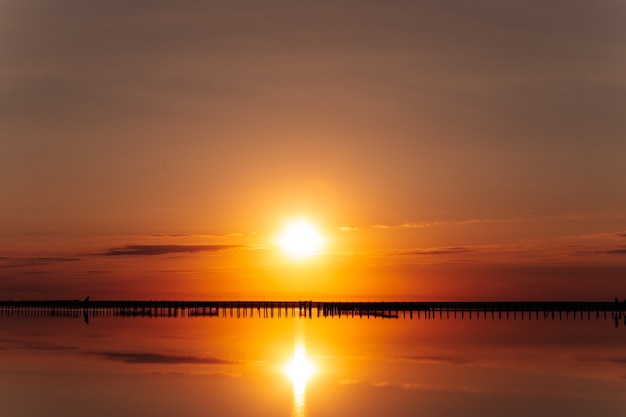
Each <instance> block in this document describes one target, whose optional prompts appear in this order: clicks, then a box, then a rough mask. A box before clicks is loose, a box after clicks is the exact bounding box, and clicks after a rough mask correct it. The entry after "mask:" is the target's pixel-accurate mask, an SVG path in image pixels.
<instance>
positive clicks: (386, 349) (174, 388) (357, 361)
mask: <svg viewBox="0 0 626 417" xmlns="http://www.w3.org/2000/svg"><path fill="white" fill-rule="evenodd" d="M625 342H626V327H624V326H623V325H622V326H620V327H618V328H615V326H614V323H613V322H612V321H611V319H610V318H609V319H608V320H606V321H605V320H595V319H594V318H593V317H592V319H591V320H587V319H585V320H580V319H578V318H577V319H576V320H571V318H570V320H567V321H565V320H563V321H558V320H556V321H552V320H550V319H548V320H539V321H537V320H534V319H533V320H528V319H526V320H520V318H519V317H518V318H517V320H497V319H496V320H491V319H489V318H488V319H487V320H485V319H484V318H483V317H481V318H480V319H479V320H477V319H476V318H475V317H474V319H472V320H469V319H468V318H467V317H465V319H464V320H460V319H457V320H446V319H445V318H444V319H443V320H441V319H434V320H433V319H431V320H424V319H423V318H422V319H421V320H417V319H414V320H408V319H406V320H404V319H396V320H394V319H381V318H377V319H374V318H370V319H366V318H363V319H358V318H345V317H344V318H341V319H338V318H332V319H331V318H312V319H309V318H291V317H289V318H285V317H282V318H273V319H267V318H259V317H253V318H250V317H246V318H240V319H237V318H224V317H197V318H112V317H110V318H106V317H94V318H92V319H90V323H89V324H86V323H85V322H84V321H83V319H82V318H81V317H78V318H36V317H20V316H18V317H0V416H6V417H13V416H14V417H23V416H37V417H40V416H66V417H69V416H81V417H83V416H86V415H89V416H93V417H99V416H103V417H104V416H106V417H109V416H133V417H135V416H174V415H181V416H207V415H220V416H272V417H275V416H342V417H350V416H355V417H356V416H358V417H364V416H383V415H390V416H416V415H423V416H503V415H506V416H531V415H532V416H554V415H567V416H624V415H626V343H625Z"/></svg>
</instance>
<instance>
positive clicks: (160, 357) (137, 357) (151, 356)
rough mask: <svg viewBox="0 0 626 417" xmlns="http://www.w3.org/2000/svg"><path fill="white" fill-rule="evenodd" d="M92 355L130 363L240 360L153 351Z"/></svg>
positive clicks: (216, 363) (201, 362) (225, 361)
mask: <svg viewBox="0 0 626 417" xmlns="http://www.w3.org/2000/svg"><path fill="white" fill-rule="evenodd" d="M90 354H92V355H97V356H101V357H103V358H105V359H109V360H112V361H118V362H124V363H130V364H165V365H168V364H202V365H232V364H238V363H240V362H237V361H233V360H229V359H220V358H213V357H202V356H191V355H165V354H161V353H154V352H114V351H102V352H90Z"/></svg>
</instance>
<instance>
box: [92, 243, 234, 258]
mask: <svg viewBox="0 0 626 417" xmlns="http://www.w3.org/2000/svg"><path fill="white" fill-rule="evenodd" d="M241 247H242V246H241V245H126V246H122V247H117V248H111V249H107V250H105V251H104V252H100V253H96V254H94V255H100V256H136V255H139V256H155V255H167V254H173V253H197V252H217V251H223V250H228V249H237V248H241Z"/></svg>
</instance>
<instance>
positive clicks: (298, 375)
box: [285, 345, 315, 406]
mask: <svg viewBox="0 0 626 417" xmlns="http://www.w3.org/2000/svg"><path fill="white" fill-rule="evenodd" d="M285 373H286V374H287V376H289V379H291V382H292V384H293V393H294V399H295V402H296V405H297V406H298V405H302V404H303V403H304V391H305V389H306V384H307V382H308V380H309V379H310V378H311V377H312V376H313V374H314V373H315V366H313V363H311V361H310V360H309V359H308V358H307V356H306V353H305V351H304V346H302V345H298V346H296V350H295V352H294V354H293V357H292V358H291V360H290V361H289V362H288V363H287V364H286V365H285Z"/></svg>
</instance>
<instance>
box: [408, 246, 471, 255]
mask: <svg viewBox="0 0 626 417" xmlns="http://www.w3.org/2000/svg"><path fill="white" fill-rule="evenodd" d="M473 251H474V249H472V248H468V247H463V246H458V247H450V248H434V249H415V250H410V251H406V252H402V253H401V254H403V255H451V254H458V253H467V252H473Z"/></svg>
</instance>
